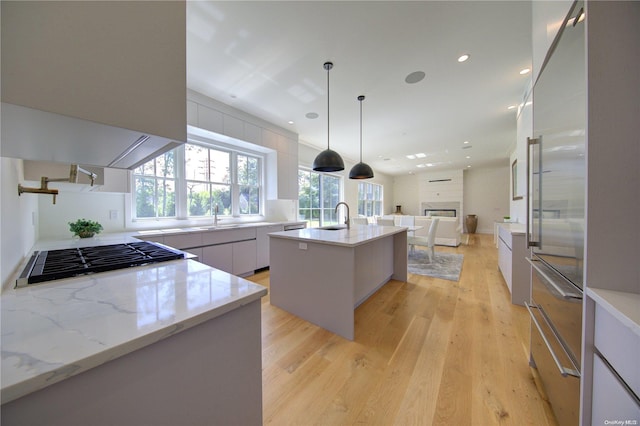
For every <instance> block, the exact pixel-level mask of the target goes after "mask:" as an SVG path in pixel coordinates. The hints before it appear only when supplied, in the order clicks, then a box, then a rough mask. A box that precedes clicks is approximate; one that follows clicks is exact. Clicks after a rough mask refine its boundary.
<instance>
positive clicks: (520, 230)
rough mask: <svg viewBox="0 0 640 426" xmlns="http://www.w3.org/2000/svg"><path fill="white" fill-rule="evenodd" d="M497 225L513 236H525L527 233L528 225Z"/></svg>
mask: <svg viewBox="0 0 640 426" xmlns="http://www.w3.org/2000/svg"><path fill="white" fill-rule="evenodd" d="M496 225H498V226H499V227H501V228H503V229H505V230H506V231H508V232H510V233H511V234H513V235H524V234H526V232H527V228H526V225H525V224H524V223H516V222H496Z"/></svg>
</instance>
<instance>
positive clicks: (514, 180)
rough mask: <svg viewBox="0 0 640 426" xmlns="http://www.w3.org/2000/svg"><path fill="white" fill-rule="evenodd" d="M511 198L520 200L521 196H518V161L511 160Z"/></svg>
mask: <svg viewBox="0 0 640 426" xmlns="http://www.w3.org/2000/svg"><path fill="white" fill-rule="evenodd" d="M511 197H512V198H513V199H514V200H522V195H518V160H513V163H512V164H511Z"/></svg>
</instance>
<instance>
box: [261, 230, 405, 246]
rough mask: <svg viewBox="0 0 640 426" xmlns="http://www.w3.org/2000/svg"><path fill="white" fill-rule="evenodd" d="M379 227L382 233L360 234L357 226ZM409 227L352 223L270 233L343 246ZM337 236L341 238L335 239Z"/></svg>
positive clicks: (276, 235) (365, 241) (388, 235)
mask: <svg viewBox="0 0 640 426" xmlns="http://www.w3.org/2000/svg"><path fill="white" fill-rule="evenodd" d="M358 226H361V227H371V228H369V230H371V229H373V228H379V229H380V233H379V234H375V235H359V234H358V233H357V227H358ZM407 229H408V228H407V227H403V226H376V225H352V226H351V228H350V229H347V228H344V229H339V230H327V229H321V228H305V229H297V230H292V231H282V232H272V233H270V234H269V236H270V237H273V238H283V239H289V240H298V241H304V242H308V243H317V244H326V245H334V246H341V247H356V246H359V245H362V244H366V243H368V242H370V241H374V240H378V239H381V238H387V237H390V236H392V235H395V234H399V233H402V232H407ZM336 237H338V238H340V239H335V238H336Z"/></svg>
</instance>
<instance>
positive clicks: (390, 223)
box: [376, 218, 395, 226]
mask: <svg viewBox="0 0 640 426" xmlns="http://www.w3.org/2000/svg"><path fill="white" fill-rule="evenodd" d="M376 224H377V225H381V226H395V224H394V223H393V219H382V218H380V219H378V220H377V222H376Z"/></svg>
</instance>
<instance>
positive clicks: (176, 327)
mask: <svg viewBox="0 0 640 426" xmlns="http://www.w3.org/2000/svg"><path fill="white" fill-rule="evenodd" d="M267 292H268V291H267V288H263V289H261V290H258V291H255V292H254V293H250V294H247V295H246V296H243V297H241V298H238V299H236V300H233V301H230V302H228V303H226V304H224V305H222V306H218V307H216V308H213V309H211V310H209V311H206V312H202V313H200V314H198V315H195V316H192V317H189V318H186V319H184V320H181V321H178V322H175V323H172V324H169V325H167V326H165V327H162V328H159V329H157V330H154V331H152V332H150V333H148V334H145V335H143V336H140V337H138V338H136V339H132V340H130V341H128V342H125V343H122V344H120V345H117V346H114V347H111V348H109V349H106V350H104V351H101V352H98V353H95V354H94V355H91V356H88V357H86V358H83V359H79V360H76V361H75V362H73V363H72V364H66V365H62V366H60V367H58V368H55V369H52V370H50V371H47V372H44V373H42V374H39V375H35V376H33V377H30V378H28V379H25V380H23V381H21V382H18V383H15V384H13V385H9V386H3V387H2V392H1V395H0V397H1V401H0V403H2V404H5V403H7V402H10V401H13V400H15V399H18V398H20V397H22V396H25V395H28V394H30V393H33V392H36V391H38V390H40V389H43V388H45V387H47V386H50V385H52V384H55V383H58V382H60V381H62V380H65V379H67V378H69V377H72V376H75V375H78V374H80V373H83V372H85V371H88V370H91V369H92V368H95V367H98V366H100V365H102V364H105V363H107V362H109V361H112V360H114V359H117V358H119V357H121V356H124V355H127V354H129V353H132V352H134V351H136V350H139V349H142V348H144V347H146V346H149V345H152V344H153V343H156V342H159V341H161V340H163V339H165V338H167V337H170V336H173V335H175V334H177V333H180V332H182V331H185V330H188V329H190V328H192V327H195V326H197V325H200V324H202V323H205V322H206V321H209V320H211V319H214V318H217V317H219V316H222V315H224V314H226V313H228V312H231V311H233V310H234V309H237V308H239V307H242V306H245V305H248V304H249V303H252V302H254V301H256V300H260V299H261V298H262V297H263V296H265V295H266V294H267Z"/></svg>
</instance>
